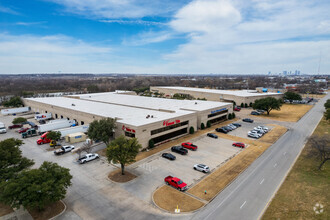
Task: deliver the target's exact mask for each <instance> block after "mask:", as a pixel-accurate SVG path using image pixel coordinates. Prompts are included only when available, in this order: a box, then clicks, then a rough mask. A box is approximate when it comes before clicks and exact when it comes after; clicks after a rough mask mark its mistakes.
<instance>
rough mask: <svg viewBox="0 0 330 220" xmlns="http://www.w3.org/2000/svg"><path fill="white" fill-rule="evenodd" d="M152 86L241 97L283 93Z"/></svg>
mask: <svg viewBox="0 0 330 220" xmlns="http://www.w3.org/2000/svg"><path fill="white" fill-rule="evenodd" d="M152 87H154V88H166V89H176V90H181V91H193V92H205V93H213V94H219V95H234V96H241V97H250V96H267V95H280V94H282V93H275V92H263V93H256V92H252V91H255V90H218V89H202V88H192V87H180V86H152Z"/></svg>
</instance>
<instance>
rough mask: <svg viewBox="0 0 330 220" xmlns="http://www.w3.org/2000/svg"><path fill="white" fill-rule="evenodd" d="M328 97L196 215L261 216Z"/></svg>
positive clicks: (199, 217) (218, 216) (315, 124)
mask: <svg viewBox="0 0 330 220" xmlns="http://www.w3.org/2000/svg"><path fill="white" fill-rule="evenodd" d="M327 99H329V95H327V96H326V97H324V98H323V99H321V100H320V101H319V102H318V103H316V105H315V106H314V108H312V109H311V110H310V111H309V112H308V113H307V114H306V115H305V116H304V117H302V118H301V119H300V120H299V121H298V122H297V123H296V124H294V125H293V126H292V128H291V129H290V130H289V131H288V132H287V133H286V134H284V135H283V136H282V137H281V138H280V139H279V140H278V141H277V142H276V143H275V144H273V145H272V146H271V147H270V148H268V150H266V151H265V152H264V153H263V154H262V155H261V156H260V157H259V158H258V159H257V160H255V161H254V162H253V164H252V165H251V166H250V167H248V168H247V169H246V170H245V171H244V172H243V173H242V174H241V175H240V176H239V177H238V178H237V179H236V180H235V181H234V182H232V183H231V184H230V185H229V186H228V187H227V188H226V189H225V190H223V191H222V192H221V193H220V194H219V195H218V196H217V197H216V198H215V199H214V200H213V201H212V202H211V203H210V204H208V205H207V206H206V207H205V208H204V209H203V210H202V211H200V212H197V213H196V214H195V215H194V216H193V217H192V219H210V220H211V219H212V220H213V219H226V220H230V219H245V220H249V219H251V220H254V219H260V218H261V217H262V214H263V212H264V211H265V210H266V208H267V205H268V204H269V202H270V201H271V199H272V198H273V196H274V194H275V193H276V191H277V190H278V188H279V187H280V185H281V183H282V182H283V180H284V179H285V177H286V175H287V174H288V172H289V171H290V169H291V167H292V166H293V164H294V162H295V160H296V159H297V157H298V156H299V154H300V152H301V151H302V149H303V147H304V145H305V143H306V141H307V139H308V137H309V136H310V135H311V134H312V133H313V131H314V129H315V128H316V126H317V125H318V123H319V121H320V120H321V118H322V116H323V112H324V106H323V105H324V103H325V101H326V100H327ZM311 208H312V207H311Z"/></svg>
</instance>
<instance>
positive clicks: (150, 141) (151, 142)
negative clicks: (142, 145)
mask: <svg viewBox="0 0 330 220" xmlns="http://www.w3.org/2000/svg"><path fill="white" fill-rule="evenodd" d="M154 147H155V142H154V140H153V139H150V140H149V144H148V148H149V149H152V148H154Z"/></svg>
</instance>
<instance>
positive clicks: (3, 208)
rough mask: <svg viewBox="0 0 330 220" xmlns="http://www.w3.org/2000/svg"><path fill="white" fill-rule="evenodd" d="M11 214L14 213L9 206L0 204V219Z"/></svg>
mask: <svg viewBox="0 0 330 220" xmlns="http://www.w3.org/2000/svg"><path fill="white" fill-rule="evenodd" d="M12 212H14V210H13V209H12V208H10V206H7V205H4V204H2V203H0V217H1V216H4V215H8V214H9V213H12Z"/></svg>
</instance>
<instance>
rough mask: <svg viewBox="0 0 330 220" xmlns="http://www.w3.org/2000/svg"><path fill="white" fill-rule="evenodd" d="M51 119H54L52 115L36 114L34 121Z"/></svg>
mask: <svg viewBox="0 0 330 220" xmlns="http://www.w3.org/2000/svg"><path fill="white" fill-rule="evenodd" d="M50 118H52V113H42V114H36V115H35V116H34V119H35V120H37V121H40V120H46V119H50Z"/></svg>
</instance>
